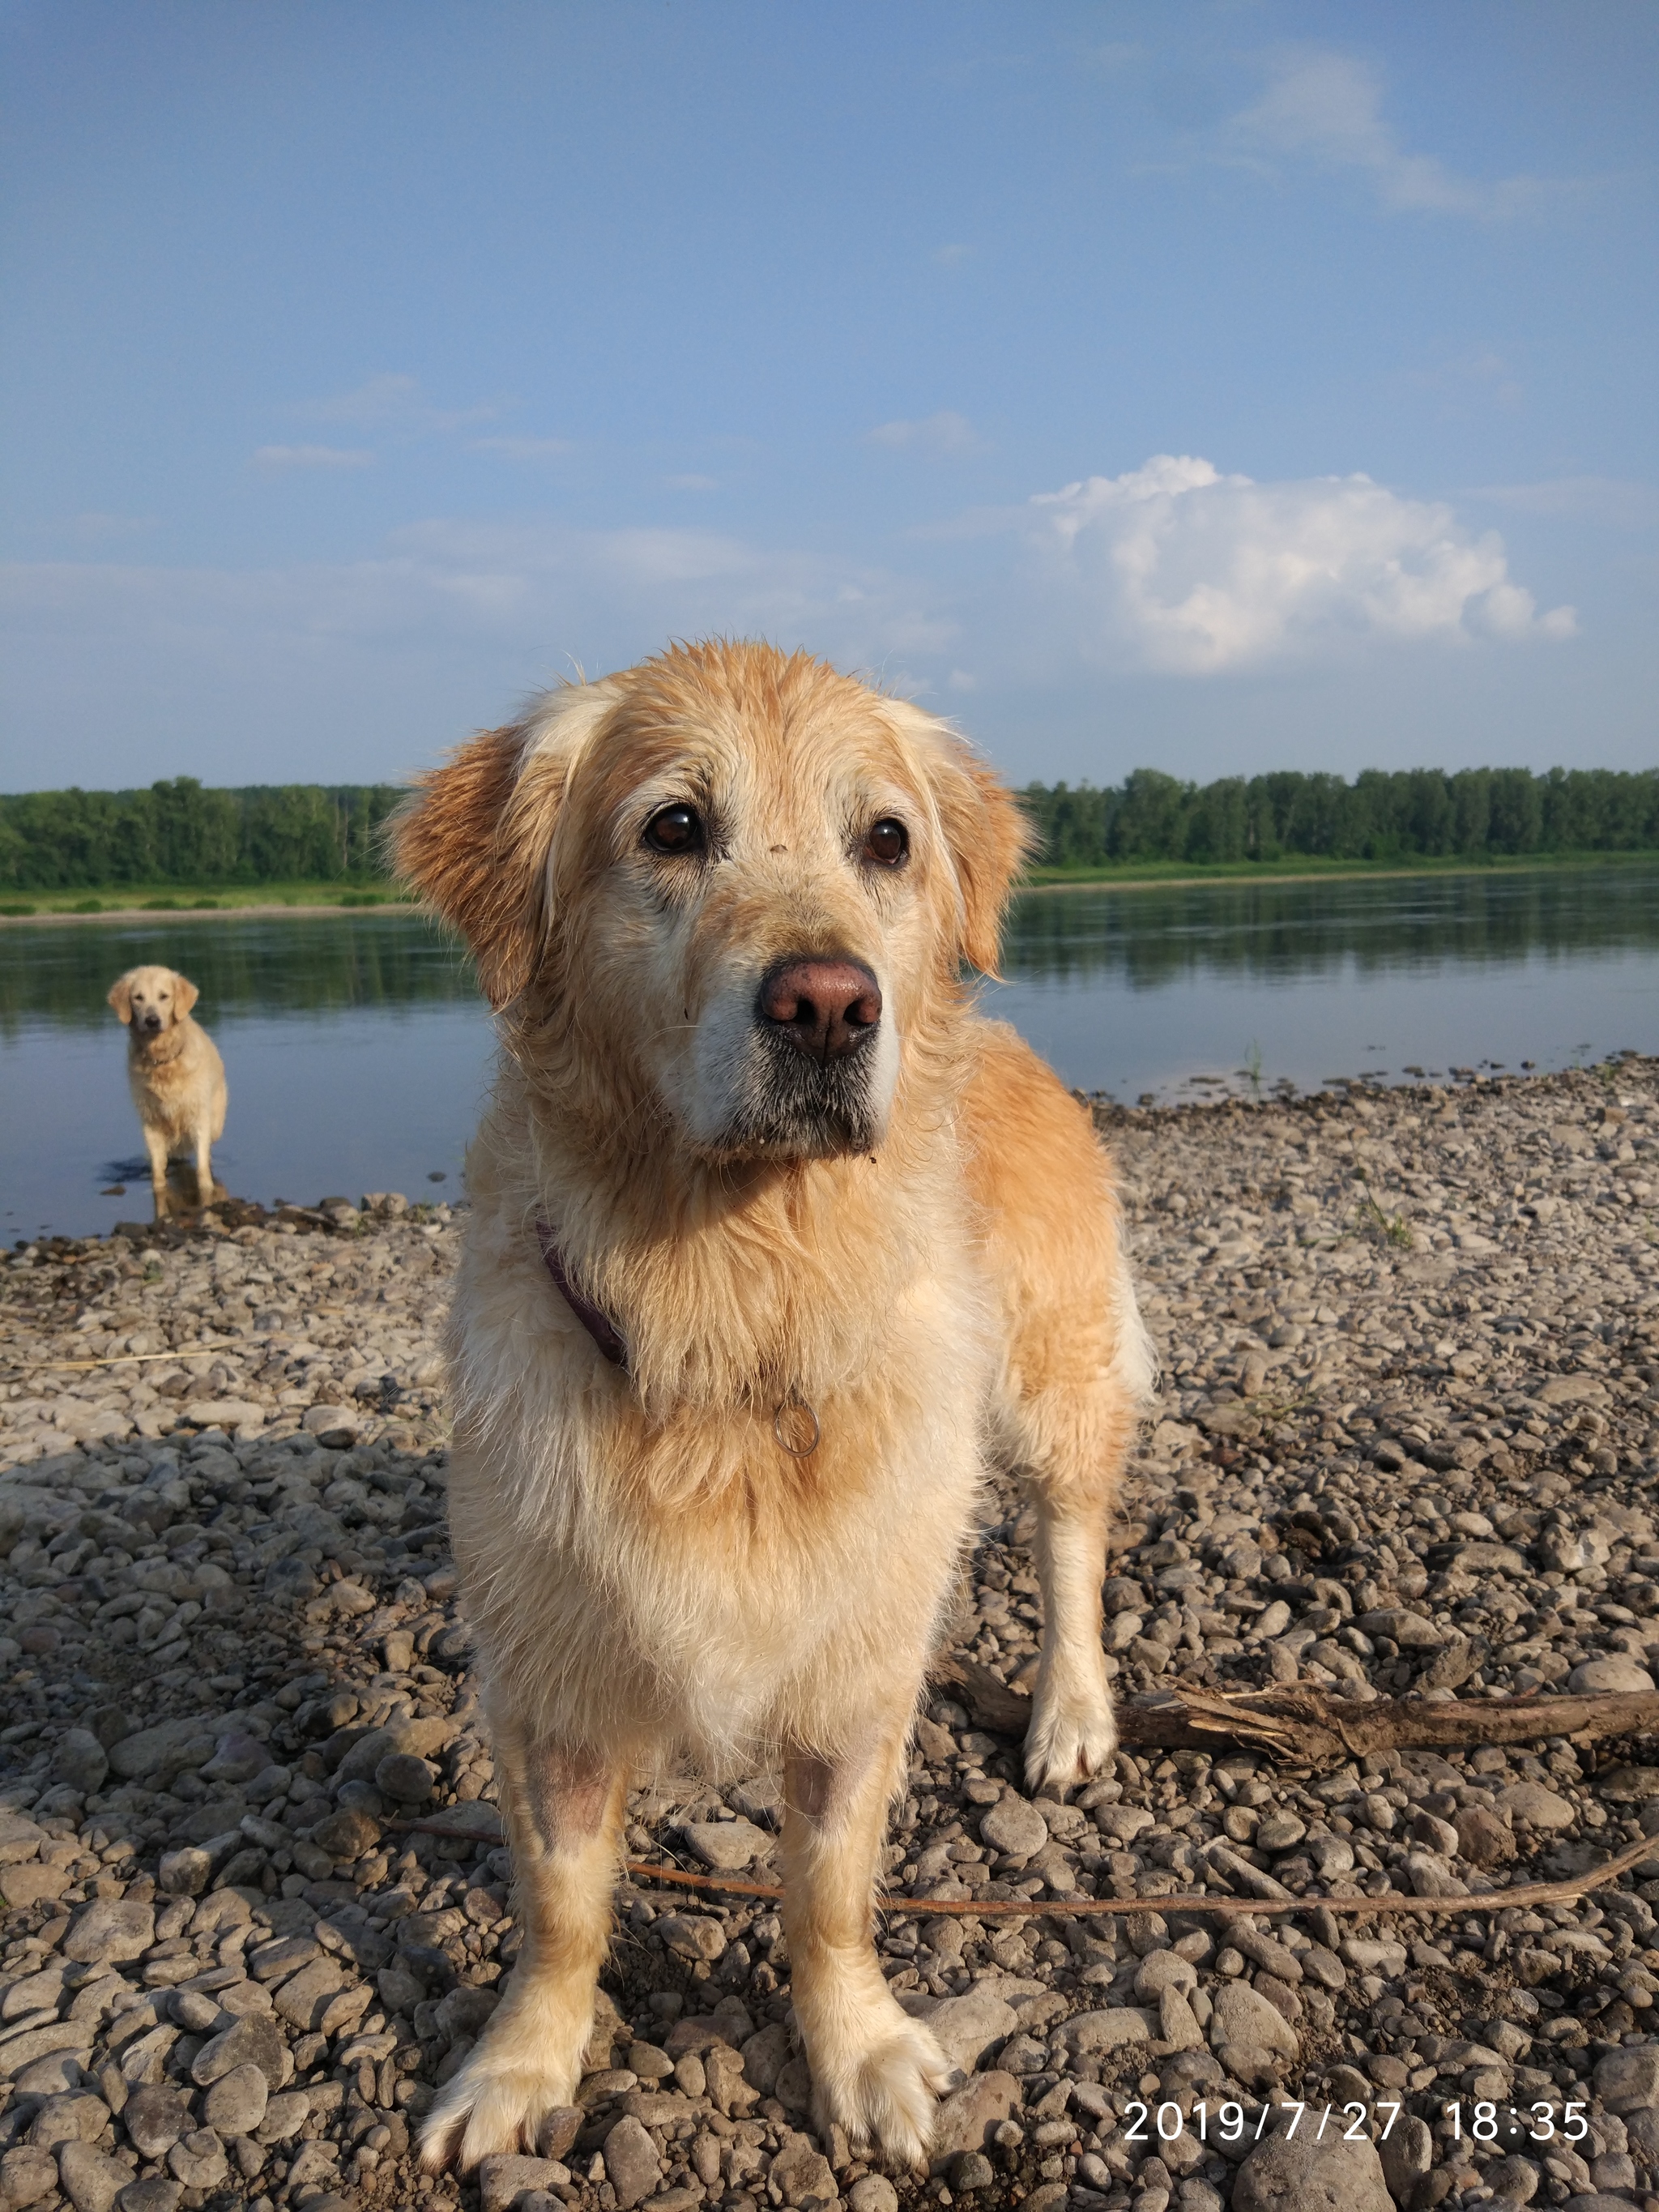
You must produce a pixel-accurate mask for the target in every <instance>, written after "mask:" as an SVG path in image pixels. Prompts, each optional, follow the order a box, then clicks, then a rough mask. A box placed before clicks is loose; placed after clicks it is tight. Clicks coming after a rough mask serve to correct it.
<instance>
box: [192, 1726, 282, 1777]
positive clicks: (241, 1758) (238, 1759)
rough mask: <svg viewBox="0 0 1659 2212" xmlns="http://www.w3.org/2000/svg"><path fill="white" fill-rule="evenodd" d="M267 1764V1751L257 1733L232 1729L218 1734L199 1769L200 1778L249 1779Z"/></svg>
mask: <svg viewBox="0 0 1659 2212" xmlns="http://www.w3.org/2000/svg"><path fill="white" fill-rule="evenodd" d="M269 1765H270V1752H269V1751H267V1750H266V1748H265V1747H264V1744H263V1743H261V1742H260V1741H259V1739H258V1736H257V1735H249V1734H248V1733H247V1731H246V1729H229V1730H228V1732H227V1733H226V1734H225V1735H222V1736H221V1737H220V1738H219V1741H218V1746H217V1748H216V1750H215V1752H214V1754H213V1756H212V1758H211V1759H209V1760H208V1762H207V1764H206V1765H204V1767H203V1768H202V1769H201V1770H200V1771H201V1776H202V1779H203V1781H204V1782H252V1779H253V1778H254V1776H255V1775H256V1774H258V1773H261V1772H263V1771H264V1769H265V1768H266V1767H267V1766H269Z"/></svg>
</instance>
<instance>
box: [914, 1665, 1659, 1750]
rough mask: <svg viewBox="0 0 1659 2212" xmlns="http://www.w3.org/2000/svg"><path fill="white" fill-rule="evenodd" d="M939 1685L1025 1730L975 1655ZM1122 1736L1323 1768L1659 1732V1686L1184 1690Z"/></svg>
mask: <svg viewBox="0 0 1659 2212" xmlns="http://www.w3.org/2000/svg"><path fill="white" fill-rule="evenodd" d="M933 1681H934V1682H935V1683H936V1684H938V1685H939V1686H942V1687H945V1688H946V1689H948V1690H954V1691H957V1692H960V1694H961V1697H962V1701H963V1704H964V1705H966V1707H967V1709H968V1713H969V1718H970V1719H971V1720H972V1721H973V1723H974V1724H975V1727H976V1728H981V1729H985V1730H986V1731H987V1733H988V1734H989V1735H1006V1736H1023V1735H1024V1733H1025V1730H1026V1728H1027V1725H1028V1724H1029V1723H1030V1717H1031V1705H1030V1699H1028V1698H1023V1697H1021V1696H1020V1695H1019V1693H1018V1692H1017V1691H1014V1690H1011V1689H1010V1688H1009V1687H1008V1686H1007V1684H1006V1682H1004V1681H1002V1680H1000V1678H999V1677H998V1676H997V1675H995V1674H993V1673H992V1672H991V1670H990V1668H988V1667H982V1666H981V1665H979V1663H978V1662H976V1661H975V1660H972V1659H963V1658H960V1657H957V1656H951V1657H950V1658H946V1659H943V1660H941V1661H940V1662H939V1664H938V1665H937V1666H936V1667H935V1668H933ZM1118 1729H1119V1734H1120V1735H1121V1739H1122V1741H1124V1742H1125V1743H1127V1744H1133V1745H1136V1746H1139V1747H1146V1748H1148V1749H1152V1750H1160V1751H1215V1750H1217V1749H1218V1748H1219V1747H1221V1746H1222V1745H1224V1744H1237V1745H1239V1746H1240V1747H1243V1748H1244V1749H1246V1750H1251V1751H1265V1752H1271V1753H1273V1756H1274V1757H1275V1758H1279V1759H1286V1760H1288V1761H1290V1762H1291V1764H1292V1765H1297V1766H1324V1765H1333V1764H1340V1763H1341V1762H1342V1761H1343V1760H1345V1759H1364V1758H1366V1757H1368V1756H1369V1755H1370V1754H1371V1753H1375V1752H1382V1751H1406V1750H1434V1751H1474V1750H1477V1749H1479V1747H1480V1746H1481V1745H1482V1744H1505V1743H1540V1742H1542V1741H1544V1740H1545V1739H1546V1738H1547V1737H1550V1736H1566V1737H1569V1738H1571V1741H1574V1742H1575V1743H1593V1742H1595V1741H1598V1740H1601V1739H1604V1738H1607V1737H1614V1736H1634V1735H1651V1734H1653V1733H1654V1731H1655V1730H1656V1729H1659V1690H1633V1691H1608V1692H1604V1693H1602V1694H1600V1695H1596V1696H1590V1697H1580V1698H1464V1699H1446V1700H1444V1701H1440V1700H1434V1699H1427V1698H1378V1699H1375V1700H1374V1701H1373V1702H1372V1703H1370V1704H1369V1705H1360V1704H1358V1703H1357V1702H1356V1701H1354V1700H1352V1699H1346V1698H1328V1697H1326V1696H1324V1695H1323V1694H1322V1692H1320V1691H1318V1690H1315V1689H1311V1688H1306V1689H1304V1688H1303V1687H1302V1686H1300V1685H1297V1686H1286V1687H1283V1688H1278V1687H1276V1688H1273V1689H1267V1690H1248V1691H1244V1692H1241V1693H1239V1694H1238V1695H1237V1696H1233V1697H1227V1696H1224V1695H1223V1694H1222V1693H1221V1692H1219V1691H1216V1690H1199V1689H1187V1688H1180V1689H1175V1690H1171V1691H1170V1692H1168V1693H1167V1694H1166V1695H1165V1696H1164V1697H1162V1698H1160V1699H1158V1702H1157V1703H1156V1704H1153V1705H1120V1706H1119V1708H1118Z"/></svg>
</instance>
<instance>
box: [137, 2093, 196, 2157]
mask: <svg viewBox="0 0 1659 2212" xmlns="http://www.w3.org/2000/svg"><path fill="white" fill-rule="evenodd" d="M190 2124H191V2118H190V2100H189V2099H188V2098H187V2097H186V2096H185V2093H184V2091H183V2090H182V2089H172V2088H167V2087H163V2085H162V2084H161V2083H160V2082H157V2083H155V2086H154V2087H149V2088H142V2089H135V2090H134V2091H133V2093H132V2094H131V2096H130V2097H129V2098H128V2099H127V2101H126V2103H125V2105H124V2106H122V2107H121V2125H122V2126H123V2127H124V2128H125V2130H126V2131H127V2140H128V2142H130V2143H131V2145H132V2147H133V2148H134V2149H135V2150H136V2151H137V2154H138V2155H139V2157H140V2158H143V2159H158V2158H165V2157H166V2156H167V2153H168V2152H169V2151H170V2150H171V2149H172V2148H173V2145H174V2143H176V2142H178V2140H179V2136H181V2135H183V2134H184V2133H185V2130H186V2129H187V2128H188V2127H189V2126H190Z"/></svg>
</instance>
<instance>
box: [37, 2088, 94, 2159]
mask: <svg viewBox="0 0 1659 2212" xmlns="http://www.w3.org/2000/svg"><path fill="white" fill-rule="evenodd" d="M108 2125H109V2107H108V2106H107V2105H106V2104H105V2102H104V2100H103V2099H102V2098H101V2097H95V2096H94V2095H93V2094H92V2093H91V2091H90V2090H87V2089H71V2090H70V2091H69V2092H68V2093H67V2094H66V2095H64V2096H62V2097H48V2098H47V2099H46V2102H45V2103H44V2104H43V2105H41V2106H40V2107H39V2109H38V2110H37V2111H36V2112H35V2115H34V2118H33V2120H32V2121H31V2122H30V2124H29V2141H30V2142H32V2143H34V2144H37V2145H38V2146H39V2147H40V2149H42V2150H56V2149H57V2148H58V2145H59V2144H60V2143H66V2142H97V2140H98V2138H99V2136H100V2135H102V2134H103V2132H104V2130H105V2129H106V2127H107V2126H108Z"/></svg>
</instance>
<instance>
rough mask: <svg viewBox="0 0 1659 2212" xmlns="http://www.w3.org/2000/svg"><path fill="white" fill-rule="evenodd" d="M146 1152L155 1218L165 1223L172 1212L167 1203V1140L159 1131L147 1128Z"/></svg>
mask: <svg viewBox="0 0 1659 2212" xmlns="http://www.w3.org/2000/svg"><path fill="white" fill-rule="evenodd" d="M144 1150H145V1151H146V1152H148V1153H149V1188H150V1194H151V1196H152V1197H153V1199H154V1200H155V1218H156V1219H157V1220H158V1221H165V1220H166V1219H167V1215H168V1213H169V1212H170V1211H171V1207H170V1206H169V1205H168V1202H167V1139H166V1138H165V1137H164V1136H163V1135H162V1134H161V1131H160V1130H159V1129H152V1128H150V1127H148V1126H146V1127H145V1130H144Z"/></svg>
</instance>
